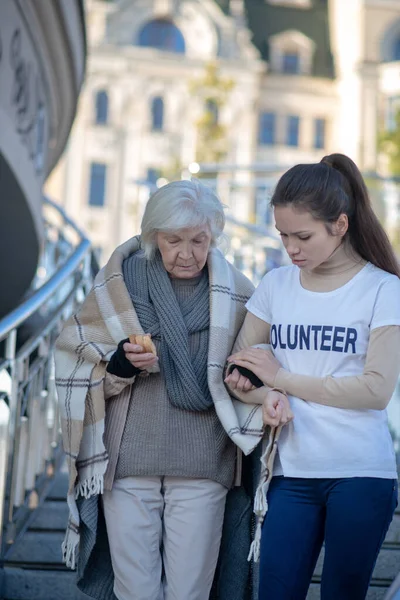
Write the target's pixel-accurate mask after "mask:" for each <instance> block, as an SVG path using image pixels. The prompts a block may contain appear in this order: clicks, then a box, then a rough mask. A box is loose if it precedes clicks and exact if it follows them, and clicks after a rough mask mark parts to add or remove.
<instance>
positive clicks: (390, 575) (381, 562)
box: [314, 547, 400, 585]
mask: <svg viewBox="0 0 400 600" xmlns="http://www.w3.org/2000/svg"><path fill="white" fill-rule="evenodd" d="M323 560H324V548H322V550H321V554H320V555H319V558H318V562H317V566H316V567H315V571H314V577H321V573H322V565H323ZM399 572H400V550H399V549H393V548H387V547H383V548H382V550H381V551H380V553H379V556H378V560H377V561H376V565H375V569H374V572H373V575H372V583H373V584H375V585H376V584H377V583H378V582H382V583H383V585H388V582H391V581H393V580H394V579H395V578H396V577H397V575H398V573H399Z"/></svg>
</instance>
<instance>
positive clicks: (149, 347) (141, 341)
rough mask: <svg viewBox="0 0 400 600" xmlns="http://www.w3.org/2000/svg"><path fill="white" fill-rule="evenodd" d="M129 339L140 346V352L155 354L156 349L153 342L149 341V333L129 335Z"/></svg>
mask: <svg viewBox="0 0 400 600" xmlns="http://www.w3.org/2000/svg"><path fill="white" fill-rule="evenodd" d="M129 341H130V343H131V344H136V345H137V346H142V348H143V350H142V353H145V352H149V353H151V354H154V356H157V350H156V347H155V345H154V344H153V342H152V341H151V335H130V336H129Z"/></svg>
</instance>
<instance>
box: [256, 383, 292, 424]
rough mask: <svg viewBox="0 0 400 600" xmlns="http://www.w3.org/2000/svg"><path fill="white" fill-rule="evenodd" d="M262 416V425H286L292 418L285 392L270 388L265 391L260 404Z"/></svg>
mask: <svg viewBox="0 0 400 600" xmlns="http://www.w3.org/2000/svg"><path fill="white" fill-rule="evenodd" d="M262 416H263V423H264V425H269V426H270V427H278V425H286V423H289V422H290V421H292V420H293V418H294V415H293V413H292V410H291V408H290V404H289V400H288V399H287V397H286V396H285V394H281V392H278V391H276V390H270V391H269V392H268V393H267V395H266V397H265V400H264V402H263V405H262Z"/></svg>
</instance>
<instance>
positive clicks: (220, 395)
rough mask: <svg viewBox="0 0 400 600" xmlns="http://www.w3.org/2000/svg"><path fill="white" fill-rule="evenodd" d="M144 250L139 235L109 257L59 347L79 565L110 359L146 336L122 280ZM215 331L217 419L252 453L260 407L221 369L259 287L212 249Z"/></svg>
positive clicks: (212, 374) (70, 540)
mask: <svg viewBox="0 0 400 600" xmlns="http://www.w3.org/2000/svg"><path fill="white" fill-rule="evenodd" d="M139 248H140V238H139V237H138V236H137V237H134V238H132V239H130V240H128V241H127V242H125V243H124V244H122V245H121V246H119V247H118V248H117V249H116V250H115V251H114V253H113V254H112V256H111V258H110V260H109V262H108V263H107V265H106V266H105V267H104V268H103V269H101V271H100V272H99V273H98V275H97V277H96V279H95V282H94V285H93V288H92V290H91V292H90V293H89V295H88V296H87V298H86V300H85V301H84V303H83V305H82V306H81V308H80V310H79V311H78V312H77V314H75V315H73V316H71V317H70V318H69V320H68V321H67V322H66V323H65V326H64V329H63V331H62V332H61V335H60V337H59V338H58V340H57V343H56V351H55V360H56V385H57V391H58V398H59V403H60V412H61V427H62V435H63V445H64V450H65V454H66V460H67V465H68V469H69V490H68V497H67V500H68V506H69V510H70V516H69V521H68V527H67V532H66V536H65V540H64V542H63V547H62V549H63V559H64V562H65V563H66V564H67V566H70V567H71V568H74V567H75V565H76V551H77V548H78V545H79V533H80V531H79V523H80V520H79V511H78V507H77V503H76V499H77V498H78V497H79V496H82V497H84V498H90V497H92V496H94V495H97V494H101V493H102V492H103V483H104V473H105V471H106V468H107V461H108V455H107V450H106V448H105V446H104V443H103V434H104V419H105V409H106V407H105V399H104V392H103V389H104V388H103V383H104V378H105V372H106V366H107V361H108V360H109V359H110V357H111V356H112V354H113V353H114V352H115V350H116V348H117V345H118V343H119V342H120V341H121V340H122V339H124V338H126V337H128V336H129V335H131V334H140V333H143V330H142V327H141V325H140V323H139V320H138V318H137V315H136V313H135V310H134V308H133V305H132V302H131V300H130V297H129V293H128V290H127V289H126V286H125V284H124V280H123V275H122V263H123V261H124V259H125V258H127V257H128V256H129V255H130V254H132V253H133V252H136V251H137V250H138V249H139ZM207 264H208V270H209V282H210V333H209V351H208V362H207V372H208V385H209V389H210V392H211V396H212V398H213V401H214V405H215V409H216V412H217V415H218V417H219V419H220V421H221V423H222V425H223V427H224V429H225V431H226V432H227V434H228V435H229V436H230V438H231V439H232V441H233V442H234V443H235V444H237V446H238V447H239V448H240V449H241V450H242V451H243V452H244V454H246V455H247V454H249V453H250V452H251V451H252V450H253V449H254V448H255V447H256V445H257V444H258V442H259V441H260V439H261V438H262V435H263V424H262V414H261V407H260V406H253V405H247V404H244V403H242V402H239V401H237V400H235V399H233V398H231V396H230V395H229V394H228V392H227V390H226V387H225V385H224V382H223V376H222V375H223V369H224V366H225V362H226V358H227V356H228V355H229V354H230V352H231V349H232V346H233V343H234V341H235V338H236V335H237V333H238V332H239V329H240V327H241V325H242V323H243V320H244V316H245V313H246V309H245V303H246V302H247V300H248V298H249V297H250V296H251V294H252V292H253V290H254V287H253V285H252V284H251V283H250V281H249V280H248V279H247V278H246V277H245V276H244V275H242V274H241V273H240V272H239V271H238V270H237V269H236V268H235V267H233V266H232V265H231V264H230V263H228V262H227V260H226V259H225V258H224V256H223V255H222V253H221V252H220V251H219V250H217V249H213V250H211V251H210V253H209V257H208V261H207Z"/></svg>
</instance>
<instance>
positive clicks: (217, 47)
mask: <svg viewBox="0 0 400 600" xmlns="http://www.w3.org/2000/svg"><path fill="white" fill-rule="evenodd" d="M87 23H88V36H89V40H88V43H89V48H90V51H89V60H88V68H87V79H86V84H85V87H84V90H83V93H82V96H81V103H80V107H79V111H78V116H77V119H76V122H75V126H74V129H73V134H72V136H71V139H70V142H69V146H68V150H67V152H66V154H65V157H64V160H63V161H62V164H61V166H60V169H59V170H58V172H56V173H55V175H54V176H53V178H52V180H51V182H50V190H51V192H52V196H53V197H56V198H58V199H59V201H60V202H61V203H62V204H63V205H64V206H65V207H66V209H67V210H68V212H69V213H70V214H72V215H75V216H79V218H80V222H81V224H82V226H84V227H85V228H86V229H87V231H88V233H89V235H90V237H91V238H92V240H93V243H94V245H95V246H96V247H97V248H98V249H99V253H100V252H101V262H104V261H105V260H106V259H107V257H108V256H109V254H110V252H111V250H112V249H113V248H114V247H115V246H116V245H117V244H118V243H120V242H121V241H123V240H125V239H127V238H128V237H130V236H131V235H132V234H135V233H137V232H138V231H139V226H140V219H141V216H142V212H143V208H144V205H145V203H146V201H147V198H148V195H149V191H151V190H152V189H154V188H155V186H156V184H157V182H159V183H160V179H165V178H167V179H168V178H176V177H180V176H183V177H185V176H187V174H188V172H187V167H188V166H189V165H191V167H190V168H191V171H192V173H196V171H197V170H198V168H199V167H198V165H197V163H198V162H200V167H201V171H200V173H202V174H206V173H207V172H209V173H210V177H211V178H213V177H214V176H215V172H216V171H218V173H219V175H218V178H217V179H218V191H219V193H220V195H221V197H222V199H223V201H224V202H225V203H226V204H228V205H229V206H230V209H231V213H232V215H233V216H234V217H236V218H237V219H238V220H240V221H249V222H255V223H258V224H265V223H266V224H268V222H269V220H270V215H269V213H268V210H267V209H266V198H267V194H268V189H269V188H270V187H271V185H272V184H273V183H274V182H275V181H276V177H277V176H278V175H279V174H280V173H281V172H282V171H283V170H284V169H286V168H288V167H290V166H291V165H293V164H295V163H298V162H313V161H317V160H320V158H321V157H322V156H323V155H324V154H326V153H329V152H333V151H339V152H345V153H347V154H349V155H350V156H351V157H352V158H354V159H355V160H356V161H357V163H358V164H359V165H360V167H361V168H362V169H363V170H364V171H368V172H373V173H375V172H376V171H377V170H378V169H379V168H380V167H381V166H382V165H381V164H380V161H379V155H378V151H377V141H376V140H377V133H378V131H379V128H380V127H383V126H384V125H385V124H386V123H387V122H388V119H389V120H390V114H392V113H393V110H394V107H395V106H396V102H397V97H398V96H399V89H400V76H399V73H400V2H397V0H352V1H351V2H348V0H116V1H114V2H105V1H100V0H88V2H87ZM202 128H203V129H202ZM204 128H205V129H204ZM207 128H208V129H207ZM204 130H206V131H208V133H210V132H211V135H212V136H213V135H214V138H212V143H210V144H209V145H207V144H205V146H206V148H205V150H206V151H205V152H204V143H203V152H202V151H201V150H202V146H201V143H202V132H203V131H204ZM203 142H204V140H203ZM219 145H220V148H221V149H222V152H221V154H220V160H219V164H218V167H217V166H216V165H215V162H213V161H214V156H215V152H214V153H212V152H209V157H210V158H208V159H207V150H211V149H212V148H214V149H215V148H217V149H218V147H219ZM211 147H212V148H211ZM199 157H200V158H199ZM221 157H222V158H221ZM383 166H384V164H383Z"/></svg>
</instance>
